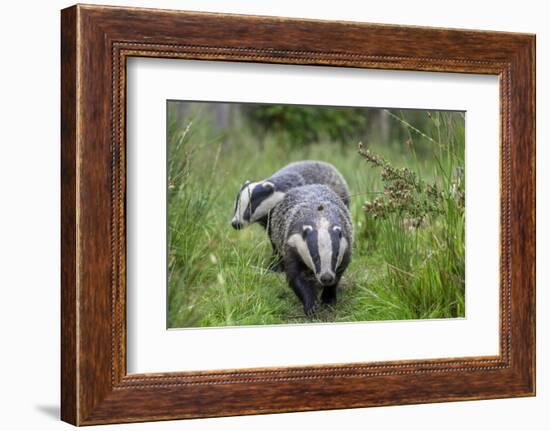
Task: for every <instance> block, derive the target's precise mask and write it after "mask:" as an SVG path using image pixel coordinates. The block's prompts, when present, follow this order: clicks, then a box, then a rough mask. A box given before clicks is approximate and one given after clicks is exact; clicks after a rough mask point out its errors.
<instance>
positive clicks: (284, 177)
mask: <svg viewBox="0 0 550 431" xmlns="http://www.w3.org/2000/svg"><path fill="white" fill-rule="evenodd" d="M268 181H272V182H273V183H275V184H276V185H277V188H278V190H281V191H287V190H290V189H291V188H294V187H297V186H302V185H308V184H324V185H326V186H328V187H329V188H331V189H332V190H333V191H334V192H335V193H336V194H337V195H338V196H339V197H340V199H342V201H343V202H344V204H345V205H346V206H348V207H349V189H348V185H347V183H346V180H345V179H344V177H343V176H342V174H340V172H338V170H337V169H336V168H335V167H334V166H332V165H331V164H329V163H326V162H321V161H318V160H303V161H300V162H294V163H290V164H288V165H287V166H285V167H284V168H282V169H280V170H279V171H277V172H276V173H275V174H273V175H272V176H271V177H270V178H268Z"/></svg>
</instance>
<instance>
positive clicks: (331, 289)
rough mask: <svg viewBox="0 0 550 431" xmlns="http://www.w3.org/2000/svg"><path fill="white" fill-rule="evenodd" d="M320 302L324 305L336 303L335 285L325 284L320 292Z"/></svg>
mask: <svg viewBox="0 0 550 431" xmlns="http://www.w3.org/2000/svg"><path fill="white" fill-rule="evenodd" d="M321 302H322V303H323V304H326V305H334V304H336V286H325V288H324V289H323V293H322V294H321Z"/></svg>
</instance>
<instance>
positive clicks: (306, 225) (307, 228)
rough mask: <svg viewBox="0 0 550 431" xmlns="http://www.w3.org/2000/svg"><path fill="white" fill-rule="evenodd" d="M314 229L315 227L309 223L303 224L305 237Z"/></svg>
mask: <svg viewBox="0 0 550 431" xmlns="http://www.w3.org/2000/svg"><path fill="white" fill-rule="evenodd" d="M312 230H313V228H312V227H311V226H310V225H308V224H305V225H303V226H302V236H303V237H304V238H305V237H306V236H307V234H308V233H310V232H311V231H312Z"/></svg>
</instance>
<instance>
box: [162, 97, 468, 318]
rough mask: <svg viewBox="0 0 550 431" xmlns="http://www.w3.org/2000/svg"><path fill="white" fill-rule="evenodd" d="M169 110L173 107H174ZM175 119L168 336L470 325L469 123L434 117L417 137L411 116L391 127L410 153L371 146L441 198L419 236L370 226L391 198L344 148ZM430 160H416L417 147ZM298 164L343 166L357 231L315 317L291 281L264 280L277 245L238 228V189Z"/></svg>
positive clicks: (403, 221) (204, 120)
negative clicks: (315, 327)
mask: <svg viewBox="0 0 550 431" xmlns="http://www.w3.org/2000/svg"><path fill="white" fill-rule="evenodd" d="M169 106H170V105H169ZM172 114H173V113H172V112H171V111H170V110H169V116H168V123H169V124H168V128H169V129H168V154H169V163H168V241H169V244H168V301H169V304H168V327H172V328H174V327H200V326H239V325H261V324H279V323H285V324H288V323H306V322H308V323H311V322H350V321H372V320H401V319H427V318H451V317H462V316H464V311H465V310H464V211H463V207H461V205H460V202H459V201H458V200H457V199H456V192H457V190H456V189H457V186H458V187H459V188H460V187H461V188H462V191H463V181H462V182H458V180H457V178H458V176H457V174H456V173H457V172H460V170H457V168H462V169H463V167H464V118H463V117H462V116H461V114H458V113H432V114H430V119H431V121H430V127H429V128H428V129H429V130H422V131H421V130H418V129H416V128H414V127H413V126H411V125H410V124H409V123H408V122H407V120H406V112H404V113H397V114H396V113H395V112H392V113H391V115H393V117H392V125H393V126H395V127H404V128H405V129H406V130H407V131H408V133H409V134H410V136H409V138H410V139H409V140H408V141H407V145H402V146H401V147H399V148H397V150H396V145H385V146H384V145H382V144H381V143H377V142H372V143H369V148H370V149H371V150H373V151H375V152H376V153H377V154H380V155H381V156H382V157H384V158H385V159H386V160H388V162H389V163H391V165H392V166H395V167H399V168H401V167H407V168H408V169H410V170H411V172H414V174H415V175H416V176H417V178H419V179H420V180H421V181H422V182H424V183H426V184H428V183H429V184H432V183H433V184H435V185H436V186H437V188H438V190H440V191H441V198H440V199H439V200H438V205H437V208H438V211H436V212H434V213H429V214H427V215H426V216H425V217H424V218H423V220H422V222H421V223H419V227H414V226H413V227H411V226H410V225H409V223H408V220H407V218H406V217H404V216H403V214H402V213H401V214H400V213H390V214H387V215H385V216H382V217H381V216H374V215H372V214H369V213H367V212H365V209H364V203H365V201H372V200H373V199H375V198H376V197H379V198H382V199H384V198H386V197H387V196H386V194H385V193H384V182H383V181H382V179H381V169H380V168H377V167H375V166H373V165H372V164H369V163H368V162H367V161H366V160H365V159H364V158H363V157H361V156H360V155H359V153H358V151H357V141H353V142H350V143H349V144H346V145H340V144H334V143H331V142H319V143H316V144H314V145H308V146H301V147H298V148H295V147H291V146H289V145H288V144H285V143H284V142H280V141H279V140H278V138H277V136H276V135H272V134H267V135H266V136H265V137H264V138H263V139H262V140H261V141H258V138H257V137H256V136H254V135H253V134H252V133H251V132H250V131H249V130H248V128H247V127H246V125H241V127H238V128H235V129H233V130H228V131H225V132H224V133H220V132H216V131H214V129H213V128H212V127H210V123H209V119H208V117H207V116H206V115H201V114H200V113H197V114H195V115H193V116H192V118H189V120H188V121H187V120H186V121H185V122H183V123H182V122H178V121H176V116H175V115H172ZM420 140H424V144H426V143H429V145H431V146H432V148H433V151H431V152H430V154H428V155H423V156H422V157H420V156H419V155H417V154H416V151H415V142H418V141H420ZM302 159H318V160H326V161H328V162H330V163H332V164H333V165H335V166H336V167H337V168H338V169H339V170H340V171H341V172H342V174H343V175H344V177H345V178H346V180H347V181H348V184H349V186H350V190H351V194H352V199H351V213H352V218H353V222H354V225H355V242H354V250H353V258H352V263H351V264H350V266H349V267H348V270H347V271H346V273H345V275H344V277H343V279H342V282H341V284H340V287H339V292H338V302H337V304H336V305H335V306H334V307H319V309H318V311H317V312H316V314H315V315H314V316H313V317H311V318H307V317H305V316H304V314H303V310H302V306H301V304H300V302H299V301H298V299H297V298H296V297H295V295H294V293H293V292H292V291H291V289H290V288H289V287H288V285H287V283H286V280H285V277H284V274H279V273H272V272H269V271H267V270H266V268H267V266H268V264H269V262H270V259H271V245H270V243H269V240H268V238H267V235H266V233H265V231H264V230H263V229H262V228H261V227H260V226H258V225H254V226H251V227H249V228H247V229H244V230H242V231H235V230H233V229H232V228H231V225H230V220H231V217H232V211H233V203H234V199H235V195H236V193H237V191H238V190H239V188H240V186H241V184H242V182H243V181H244V180H246V179H249V180H258V179H261V178H266V177H268V176H269V175H270V174H271V173H273V172H275V171H276V170H278V169H280V168H281V167H282V166H284V165H285V164H287V163H289V162H291V161H295V160H302Z"/></svg>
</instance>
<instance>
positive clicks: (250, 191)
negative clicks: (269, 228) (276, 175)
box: [231, 181, 285, 229]
mask: <svg viewBox="0 0 550 431" xmlns="http://www.w3.org/2000/svg"><path fill="white" fill-rule="evenodd" d="M284 196H285V194H284V193H283V192H281V191H277V190H276V187H275V184H273V183H272V182H271V181H259V182H253V183H251V182H250V181H245V183H244V184H243V186H242V187H241V190H239V193H238V194H237V198H236V199H235V210H234V213H233V219H232V220H231V226H233V228H235V229H242V228H244V227H246V226H248V225H249V224H250V223H254V222H257V221H258V220H260V219H262V218H264V217H266V216H267V214H268V213H269V211H271V210H272V209H273V208H274V207H275V205H277V204H278V203H279V202H280V201H281V200H282V199H283V198H284Z"/></svg>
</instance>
